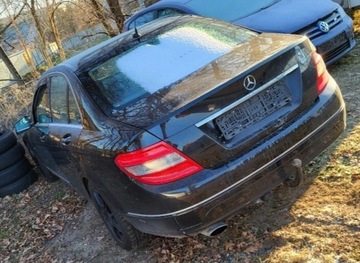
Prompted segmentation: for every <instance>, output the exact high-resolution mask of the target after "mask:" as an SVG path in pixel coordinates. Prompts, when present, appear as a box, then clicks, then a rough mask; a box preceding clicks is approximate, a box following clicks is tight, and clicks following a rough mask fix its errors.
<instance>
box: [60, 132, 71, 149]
mask: <svg viewBox="0 0 360 263" xmlns="http://www.w3.org/2000/svg"><path fill="white" fill-rule="evenodd" d="M60 142H61V144H62V145H65V146H66V145H69V144H70V142H71V134H70V133H67V134H65V135H64V136H63V137H62V138H61V139H60Z"/></svg>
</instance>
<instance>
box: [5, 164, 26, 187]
mask: <svg viewBox="0 0 360 263" xmlns="http://www.w3.org/2000/svg"><path fill="white" fill-rule="evenodd" d="M30 170H31V165H30V163H29V161H28V159H26V158H25V157H24V158H23V159H21V160H20V161H19V162H17V163H15V164H13V165H11V166H9V167H8V168H6V169H5V170H2V171H0V187H3V186H6V185H8V184H11V183H13V182H15V181H17V180H19V179H20V178H21V177H23V176H25V175H26V174H27V173H28V172H29V171H30Z"/></svg>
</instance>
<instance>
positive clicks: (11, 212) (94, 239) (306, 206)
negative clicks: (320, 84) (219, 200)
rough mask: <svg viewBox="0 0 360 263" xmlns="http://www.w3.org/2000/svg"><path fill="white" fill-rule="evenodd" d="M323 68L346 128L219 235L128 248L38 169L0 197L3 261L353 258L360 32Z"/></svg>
mask: <svg viewBox="0 0 360 263" xmlns="http://www.w3.org/2000/svg"><path fill="white" fill-rule="evenodd" d="M357 42H358V45H357V47H356V49H355V50H353V51H352V52H351V53H350V54H349V55H348V56H347V57H345V58H344V59H342V60H341V61H340V62H339V63H337V64H336V65H333V66H331V67H330V69H329V71H330V72H331V74H332V75H333V76H334V78H335V79H336V80H337V82H338V83H339V85H340V86H341V88H342V91H343V95H344V98H345V100H346V103H347V113H348V120H347V125H348V126H347V129H346V131H345V132H344V134H343V135H342V136H341V137H340V138H339V139H338V140H337V141H336V142H335V143H334V145H333V146H332V147H331V148H330V149H328V150H327V151H326V152H324V153H323V154H322V155H320V156H319V157H318V158H317V159H315V160H314V161H313V162H312V163H311V164H310V165H309V166H308V167H307V168H306V170H305V172H306V174H307V178H306V180H305V182H304V184H303V185H302V186H300V187H298V188H286V187H284V186H280V187H278V188H277V189H275V190H274V191H273V193H272V194H270V195H268V196H267V197H266V198H265V201H264V202H258V203H254V204H251V205H249V206H248V207H246V208H245V209H243V210H242V211H240V213H239V214H238V215H236V216H235V217H233V218H232V219H231V220H230V221H229V222H228V223H229V229H228V230H226V231H225V232H224V233H222V234H221V235H219V236H217V237H214V238H208V237H205V236H201V235H199V236H196V237H191V238H190V237H189V238H183V239H174V238H161V237H154V238H153V239H152V240H151V241H150V242H149V244H148V245H147V246H146V247H144V248H141V249H138V250H137V251H133V252H127V251H124V250H122V249H121V248H119V247H118V246H117V245H116V244H115V242H114V241H113V240H112V239H111V237H110V235H109V234H108V232H107V230H106V229H105V226H104V224H103V223H102V221H101V220H100V218H99V216H98V215H97V214H96V212H95V209H94V208H93V207H92V205H91V204H90V203H87V202H86V201H85V200H84V199H83V198H82V197H79V196H78V195H77V194H76V193H75V192H74V191H72V190H71V189H69V188H68V187H67V186H66V185H64V184H63V183H61V182H55V183H47V182H45V181H44V180H43V179H42V178H40V180H39V181H38V182H36V183H35V184H34V185H32V186H31V187H30V189H29V190H28V191H26V192H24V193H22V194H19V195H15V196H12V197H6V198H3V199H1V200H0V222H1V228H0V262H2V263H5V262H54V263H55V262H64V263H73V262H86V263H91V262H94V263H95V262H299V263H300V262H311V263H321V262H332V263H345V262H346V263H348V262H350V263H355V262H360V207H359V203H360V168H359V167H360V166H359V163H360V147H359V142H360V99H359V94H360V37H358V38H357Z"/></svg>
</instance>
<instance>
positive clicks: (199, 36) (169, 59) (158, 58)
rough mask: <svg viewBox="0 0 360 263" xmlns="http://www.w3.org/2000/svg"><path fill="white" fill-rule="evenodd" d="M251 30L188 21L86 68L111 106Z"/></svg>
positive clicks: (144, 92) (193, 67)
mask: <svg viewBox="0 0 360 263" xmlns="http://www.w3.org/2000/svg"><path fill="white" fill-rule="evenodd" d="M252 36H253V34H252V33H251V32H249V31H246V30H243V29H241V28H238V27H232V26H230V27H229V26H226V25H225V24H223V23H219V24H216V23H214V24H210V23H204V22H199V21H196V23H195V22H188V23H185V24H181V25H180V26H177V27H175V28H172V29H170V30H168V31H166V32H163V33H162V34H160V35H158V36H156V37H155V38H151V39H147V40H145V41H144V42H142V43H139V44H138V45H136V46H134V47H132V48H130V49H129V50H127V51H126V52H124V53H122V54H118V55H116V56H114V57H111V58H109V59H108V60H106V61H105V62H103V63H101V64H100V65H97V66H95V67H94V68H92V69H90V70H89V71H88V74H89V76H90V78H91V79H92V80H93V82H95V83H96V85H97V87H98V90H99V93H100V94H101V95H102V96H103V97H105V98H106V100H107V101H108V102H109V103H110V104H111V106H112V107H113V108H122V107H125V106H126V105H128V104H130V103H132V102H134V101H136V100H139V99H140V98H144V97H146V96H149V95H150V94H153V93H155V92H157V91H159V90H161V89H163V88H164V87H168V86H170V85H171V84H173V83H176V82H178V81H180V80H181V79H183V78H185V77H186V76H188V75H190V74H191V73H193V72H195V71H197V70H198V69H200V68H202V67H204V66H205V65H207V64H208V63H210V62H211V61H213V60H215V59H217V58H219V57H221V56H223V55H224V54H227V53H228V52H230V51H231V50H232V49H233V48H234V47H235V46H236V45H238V44H239V43H242V42H244V41H246V40H247V39H248V38H250V37H252Z"/></svg>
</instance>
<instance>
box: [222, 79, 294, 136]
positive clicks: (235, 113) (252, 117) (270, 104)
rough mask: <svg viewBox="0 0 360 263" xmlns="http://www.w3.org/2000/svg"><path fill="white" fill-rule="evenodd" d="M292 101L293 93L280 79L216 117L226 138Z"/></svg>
mask: <svg viewBox="0 0 360 263" xmlns="http://www.w3.org/2000/svg"><path fill="white" fill-rule="evenodd" d="M290 102H291V94H290V92H289V90H288V88H287V86H286V84H285V82H284V80H280V81H279V82H277V83H276V84H274V85H273V86H270V87H269V88H267V89H266V90H264V91H262V92H260V93H258V94H256V95H254V96H252V97H251V98H249V99H248V100H246V101H244V102H242V103H241V104H239V105H238V106H236V107H235V108H233V109H231V110H230V111H228V112H226V113H224V114H222V115H220V116H219V117H217V118H216V119H215V122H216V124H217V126H218V127H219V129H220V131H221V132H222V134H223V136H224V137H225V139H226V140H230V139H231V138H233V137H234V136H235V135H236V134H238V133H240V132H241V131H243V130H244V129H246V128H249V127H250V126H252V125H254V124H255V123H257V122H259V121H261V120H262V119H264V118H266V117H267V116H269V115H270V114H272V113H274V112H275V111H276V110H278V109H280V108H282V107H284V106H285V105H287V104H288V103H290Z"/></svg>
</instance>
